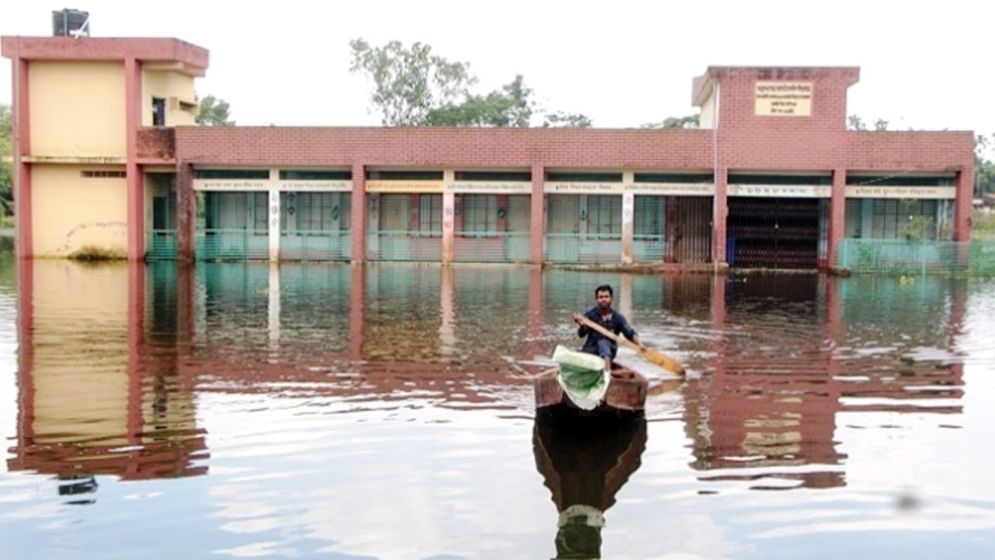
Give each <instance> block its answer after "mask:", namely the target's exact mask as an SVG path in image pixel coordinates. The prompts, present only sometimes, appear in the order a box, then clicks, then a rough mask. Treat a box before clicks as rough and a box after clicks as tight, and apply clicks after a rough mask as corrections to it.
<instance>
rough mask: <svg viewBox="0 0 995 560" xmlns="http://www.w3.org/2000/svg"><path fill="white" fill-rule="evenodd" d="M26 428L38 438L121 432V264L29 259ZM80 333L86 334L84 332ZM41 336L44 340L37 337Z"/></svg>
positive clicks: (124, 340)
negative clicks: (29, 407) (29, 408)
mask: <svg viewBox="0 0 995 560" xmlns="http://www.w3.org/2000/svg"><path fill="white" fill-rule="evenodd" d="M28 266H32V267H33V269H34V275H33V276H34V299H33V303H34V326H35V333H36V334H35V338H34V369H33V371H31V372H27V373H29V374H30V375H31V378H32V381H33V382H34V403H33V404H34V418H33V420H32V428H33V429H34V432H35V435H36V438H37V440H38V442H40V443H57V442H65V441H72V442H82V441H85V440H87V439H93V438H98V437H99V438H106V439H100V440H98V441H93V442H92V444H93V445H98V446H105V445H116V444H117V445H120V444H122V443H125V442H126V439H125V437H124V436H125V434H127V432H128V371H127V365H128V336H127V335H128V266H127V265H125V264H123V263H112V264H110V265H100V266H97V267H93V266H86V265H83V264H80V263H76V262H72V261H65V260H58V261H53V260H34V261H31V263H30V264H29V265H28ZM86 333H90V334H89V335H86V336H83V335H85V334H86ZM42 337H44V338H42Z"/></svg>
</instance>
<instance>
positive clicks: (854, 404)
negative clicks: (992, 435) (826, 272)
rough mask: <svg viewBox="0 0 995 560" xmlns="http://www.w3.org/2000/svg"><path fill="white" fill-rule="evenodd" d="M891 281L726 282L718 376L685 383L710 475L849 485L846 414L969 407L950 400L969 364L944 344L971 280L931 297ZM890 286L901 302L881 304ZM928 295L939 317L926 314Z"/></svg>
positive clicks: (698, 451)
mask: <svg viewBox="0 0 995 560" xmlns="http://www.w3.org/2000/svg"><path fill="white" fill-rule="evenodd" d="M922 282H924V283H925V282H926V280H922ZM841 284H842V285H844V286H846V288H845V290H843V293H842V294H841V293H840V291H841ZM891 285H894V286H898V288H896V289H895V290H894V291H891V290H884V291H882V290H881V286H875V285H870V284H866V283H863V282H862V281H861V280H841V279H837V278H833V277H825V276H816V275H805V276H791V275H755V276H745V277H733V278H730V280H729V281H728V282H723V283H721V284H717V285H716V287H717V288H718V289H717V290H716V292H715V293H713V306H714V305H715V304H716V303H717V302H718V303H722V304H724V305H721V310H720V312H718V313H715V327H714V328H715V329H716V331H717V333H718V334H719V337H717V339H716V340H715V343H714V352H713V354H714V356H713V357H712V358H711V359H709V360H707V362H706V365H705V367H706V368H707V369H708V370H709V375H708V376H707V377H705V378H703V379H702V381H701V383H698V384H694V385H691V384H688V385H687V386H686V389H685V395H686V397H687V401H686V402H687V405H688V406H687V409H686V419H687V433H688V435H689V437H691V438H692V439H693V441H694V442H695V443H694V449H693V453H694V461H693V462H692V466H693V467H694V468H695V469H698V470H700V471H709V474H708V475H706V476H703V477H702V478H703V480H713V481H722V480H744V481H758V480H762V481H763V482H758V483H756V484H754V485H753V486H752V488H754V489H758V490H763V489H786V488H792V487H797V486H802V487H809V488H827V487H834V486H842V485H844V484H845V473H844V469H843V466H842V465H843V464H844V462H845V460H846V455H845V454H842V453H840V452H839V451H838V449H837V444H838V442H837V441H836V439H835V435H834V434H835V430H836V419H837V417H838V416H839V414H840V413H841V412H849V411H858V410H859V411H880V412H901V411H917V412H933V413H951V412H954V413H956V412H959V411H960V405H959V404H958V403H957V401H956V400H953V401H951V400H950V399H951V398H953V399H959V398H960V396H961V389H960V386H962V385H963V381H962V371H963V366H962V364H961V363H959V362H958V360H956V357H955V356H953V355H952V354H950V353H949V352H948V351H946V350H945V349H946V348H952V347H953V346H954V344H955V343H954V340H953V335H952V334H950V333H951V331H953V332H956V331H957V327H956V325H958V324H959V323H960V321H961V320H962V317H963V308H964V298H965V291H964V289H963V285H962V284H961V285H958V284H956V283H955V284H952V285H949V284H948V286H950V293H949V295H948V297H942V296H943V294H937V293H932V294H929V295H927V296H926V297H925V298H924V300H920V299H919V298H922V297H923V294H922V293H921V292H920V293H915V292H909V291H906V290H904V289H902V287H901V286H900V285H898V284H897V283H896V282H893V281H892V282H891ZM865 290H866V291H865ZM889 292H891V293H890V294H889ZM894 292H898V294H900V296H899V295H896V294H895V293H894ZM882 294H884V297H885V298H886V301H887V300H890V299H892V298H896V297H897V298H898V299H899V302H900V303H898V305H895V307H894V308H892V309H889V307H890V306H889V305H883V306H882V305H880V304H879V302H873V304H872V301H871V300H873V299H874V298H878V297H882ZM841 296H842V297H841ZM924 301H929V302H932V305H934V306H936V308H935V309H931V310H928V311H927V315H928V316H931V317H941V318H942V319H941V320H940V321H939V322H922V321H917V320H916V317H918V316H919V315H918V314H919V313H922V304H923V303H924ZM917 304H918V305H917ZM867 309H872V310H874V311H872V312H871V313H870V316H869V315H868V313H867V311H866V310H867ZM937 323H939V324H937ZM906 325H908V327H906ZM896 331H897V332H896ZM897 333H901V334H900V336H898V337H896V334H897ZM881 340H889V341H891V342H890V343H889V344H888V345H887V346H884V347H882V346H881V343H880V342H879V341H881ZM937 344H939V345H941V346H942V347H943V348H944V349H943V350H941V349H939V348H936V346H937ZM924 345H928V346H933V347H934V349H933V350H931V351H927V350H924V349H923V347H924ZM913 352H914V353H913ZM932 399H940V401H934V402H933V403H931V402H930V401H931V400H932Z"/></svg>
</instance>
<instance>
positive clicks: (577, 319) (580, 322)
mask: <svg viewBox="0 0 995 560" xmlns="http://www.w3.org/2000/svg"><path fill="white" fill-rule="evenodd" d="M573 318H574V323H577V324H578V325H583V324H584V316H583V315H581V314H580V313H574V314H573Z"/></svg>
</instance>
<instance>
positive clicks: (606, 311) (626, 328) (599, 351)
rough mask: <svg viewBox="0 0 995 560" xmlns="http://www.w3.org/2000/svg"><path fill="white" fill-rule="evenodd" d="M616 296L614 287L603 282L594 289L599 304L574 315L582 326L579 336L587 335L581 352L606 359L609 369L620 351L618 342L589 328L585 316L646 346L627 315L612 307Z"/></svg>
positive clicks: (575, 319) (608, 329) (606, 365)
mask: <svg viewBox="0 0 995 560" xmlns="http://www.w3.org/2000/svg"><path fill="white" fill-rule="evenodd" d="M614 297H615V292H614V291H613V290H612V287H611V286H610V285H608V284H602V285H601V286H598V287H597V288H595V289H594V299H595V301H596V302H597V305H595V306H594V307H592V308H590V309H588V310H587V311H585V312H584V313H583V314H580V313H574V315H573V319H574V322H575V323H577V324H578V325H580V328H578V329H577V336H579V337H581V338H583V337H585V336H586V337H587V339H586V340H585V341H584V347H583V348H581V352H587V353H588V354H594V355H596V356H601V357H602V358H603V359H604V360H605V367H606V368H607V369H608V370H611V369H612V360H614V359H615V355H616V354H617V353H618V344H616V342H615V341H614V340H612V339H610V338H608V337H606V336H604V335H602V334H601V333H599V332H598V331H596V330H594V329H591V328H588V327H587V326H586V325H585V324H584V318H587V319H588V320H590V321H593V322H595V323H597V324H599V325H601V326H602V327H604V329H605V330H607V331H608V332H611V333H614V334H616V335H618V334H619V333H621V334H622V335H623V336H625V338H627V339H629V340H631V341H632V342H634V343H636V344H638V345H639V348H640V349H643V348H645V346H643V343H642V342H639V335H638V334H636V331H635V329H633V328H632V326H631V325H629V321H628V320H627V319H626V318H625V315H622V314H621V313H619V312H618V311H615V310H614V309H612V299H613V298H614ZM612 375H616V374H615V372H612Z"/></svg>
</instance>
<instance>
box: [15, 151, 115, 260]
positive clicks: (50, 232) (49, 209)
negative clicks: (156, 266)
mask: <svg viewBox="0 0 995 560" xmlns="http://www.w3.org/2000/svg"><path fill="white" fill-rule="evenodd" d="M84 169H85V170H104V171H107V170H118V171H123V170H124V167H121V166H119V167H113V166H103V167H100V166H86V167H80V166H71V165H64V166H62V165H34V166H33V167H32V170H31V195H32V199H31V209H32V215H31V218H32V220H33V222H34V232H33V234H34V236H33V244H34V252H35V255H36V256H39V257H54V256H68V255H71V254H73V253H75V252H76V251H79V250H80V249H82V248H83V247H95V248H98V249H103V250H107V251H112V252H115V253H119V254H120V255H122V256H123V255H126V254H127V252H128V211H127V208H128V206H127V203H128V191H127V182H126V180H125V179H124V178H123V177H120V178H117V177H113V178H105V177H100V178H84V177H82V176H81V171H83V170H84Z"/></svg>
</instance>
